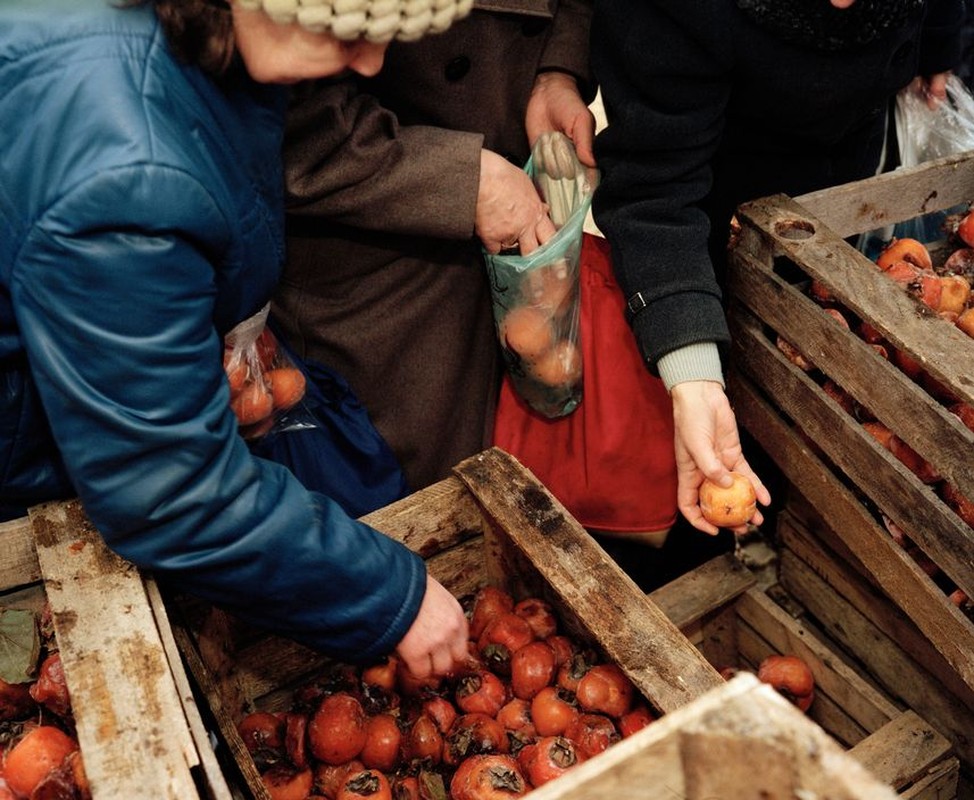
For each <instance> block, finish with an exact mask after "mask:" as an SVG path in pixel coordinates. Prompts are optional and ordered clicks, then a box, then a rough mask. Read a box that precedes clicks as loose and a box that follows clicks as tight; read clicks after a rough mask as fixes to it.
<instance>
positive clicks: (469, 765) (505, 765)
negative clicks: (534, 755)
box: [450, 754, 528, 800]
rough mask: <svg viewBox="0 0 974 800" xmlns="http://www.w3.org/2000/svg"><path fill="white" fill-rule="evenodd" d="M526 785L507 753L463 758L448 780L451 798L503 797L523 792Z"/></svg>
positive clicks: (487, 799)
mask: <svg viewBox="0 0 974 800" xmlns="http://www.w3.org/2000/svg"><path fill="white" fill-rule="evenodd" d="M527 792H528V784H527V781H526V780H525V778H524V775H523V773H522V772H521V768H520V766H518V763H517V761H516V760H515V759H514V758H513V757H512V756H509V755H500V754H492V755H477V756H472V757H470V758H468V759H466V760H465V761H464V762H463V763H462V764H460V766H459V767H458V768H457V771H456V772H455V773H453V777H452V778H451V780H450V797H451V798H452V800H506V798H511V797H521V796H522V795H525V794H527Z"/></svg>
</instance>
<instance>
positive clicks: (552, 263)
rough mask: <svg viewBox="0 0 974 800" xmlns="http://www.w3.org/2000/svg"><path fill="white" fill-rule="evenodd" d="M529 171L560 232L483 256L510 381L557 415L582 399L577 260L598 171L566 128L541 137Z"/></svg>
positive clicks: (530, 400)
mask: <svg viewBox="0 0 974 800" xmlns="http://www.w3.org/2000/svg"><path fill="white" fill-rule="evenodd" d="M524 169H525V171H526V172H527V173H528V175H530V176H531V178H532V180H533V181H534V184H535V186H536V187H537V189H538V192H539V193H540V194H541V197H542V198H543V199H544V201H545V202H546V203H547V204H548V208H549V213H550V215H551V220H552V222H554V224H555V227H556V228H557V229H558V231H557V233H556V234H555V235H554V236H553V237H552V238H551V239H549V240H548V241H547V242H545V243H544V244H543V245H542V246H541V247H539V248H538V249H537V250H535V251H533V252H532V253H529V254H528V255H526V256H521V255H517V254H510V253H505V252H502V253H499V254H497V255H491V254H486V255H485V258H486V262H487V270H488V274H489V275H490V280H491V292H492V297H493V304H494V322H495V324H496V327H497V336H498V338H499V340H500V343H501V347H502V348H503V352H504V360H505V363H506V366H507V372H508V375H509V376H510V378H511V382H512V383H513V385H514V387H515V389H516V391H517V392H518V394H519V395H520V396H521V397H522V398H523V399H524V400H525V402H527V403H528V404H529V405H530V406H531V408H533V409H534V410H535V411H537V412H539V413H540V414H543V415H544V416H546V417H551V418H554V417H561V416H564V415H565V414H569V413H571V412H572V411H573V410H574V409H575V408H576V407H577V406H578V404H579V403H580V402H581V399H582V351H581V347H580V335H579V299H578V297H579V292H578V284H579V280H578V262H579V253H580V251H581V246H582V231H583V226H584V223H585V217H586V215H587V214H588V210H589V207H590V206H591V204H592V195H593V193H594V192H595V187H596V186H597V184H598V172H597V170H595V169H592V168H590V167H586V166H584V165H583V164H582V163H581V162H580V161H579V160H578V157H577V156H576V154H575V148H574V145H573V144H572V142H571V140H570V139H568V137H566V136H564V135H563V134H561V133H550V134H544V135H542V136H541V137H540V138H539V139H538V141H537V142H536V143H535V145H534V148H533V150H532V152H531V158H530V159H529V160H528V163H527V165H526V166H525V168H524Z"/></svg>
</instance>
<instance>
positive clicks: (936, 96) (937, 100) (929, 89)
mask: <svg viewBox="0 0 974 800" xmlns="http://www.w3.org/2000/svg"><path fill="white" fill-rule="evenodd" d="M948 77H950V72H938V73H937V74H936V75H927V76H923V77H919V78H914V79H913V82H912V83H911V84H910V91H912V92H915V93H916V94H918V95H919V96H920V97H922V98H923V99H924V100H925V101H926V103H927V108H929V109H930V110H931V111H933V110H935V109H936V108H937V106H939V105H940V104H941V103H942V102H943V101H944V100H946V99H947V78H948Z"/></svg>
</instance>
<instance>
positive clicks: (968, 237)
mask: <svg viewBox="0 0 974 800" xmlns="http://www.w3.org/2000/svg"><path fill="white" fill-rule="evenodd" d="M957 236H958V238H960V240H961V241H962V242H963V243H964V244H966V245H967V246H968V247H974V211H969V212H968V213H967V214H965V215H964V216H963V218H962V219H961V221H960V222H958V223H957Z"/></svg>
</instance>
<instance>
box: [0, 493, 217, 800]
mask: <svg viewBox="0 0 974 800" xmlns="http://www.w3.org/2000/svg"><path fill="white" fill-rule="evenodd" d="M0 545H2V549H3V553H4V558H3V563H2V564H0V629H2V640H3V646H2V647H0V669H2V670H3V676H2V680H0V732H2V735H0V752H2V756H0V798H14V800H21V799H22V798H31V799H32V800H39V799H40V798H60V799H62V800H86V799H90V800H109V798H119V797H146V796H151V797H156V798H172V800H177V798H178V800H194V799H195V798H201V797H207V798H211V800H230V796H231V795H230V790H229V787H228V785H227V783H226V781H225V780H224V778H223V775H222V773H221V772H220V769H219V767H218V765H217V762H216V759H215V758H214V757H213V752H212V749H211V748H210V745H209V740H208V738H207V735H206V731H205V728H204V726H203V723H202V720H201V718H200V716H199V713H198V710H197V709H196V706H195V704H194V701H193V697H192V693H191V690H190V688H189V680H188V678H187V676H186V674H185V673H184V672H183V667H182V664H181V662H180V660H179V653H178V650H177V648H176V647H175V642H174V640H173V639H172V635H171V632H169V629H168V625H167V623H166V617H165V611H164V608H163V605H162V601H161V598H160V597H159V595H158V592H157V590H156V589H155V586H154V584H153V583H151V581H145V580H144V579H143V578H142V577H141V576H140V575H139V573H138V572H137V571H136V570H135V568H134V567H132V566H131V565H130V564H127V563H126V562H124V561H122V560H121V559H119V558H117V557H116V556H114V554H112V553H111V552H110V551H108V549H107V548H106V547H105V545H104V543H103V542H102V541H101V538H100V537H99V536H98V535H97V533H96V532H95V531H94V529H93V528H92V526H91V524H90V523H89V522H88V521H87V519H86V517H85V515H84V513H83V511H82V510H81V508H80V505H79V504H78V503H77V502H76V501H72V502H68V503H53V504H50V505H47V506H38V507H36V508H34V509H32V510H31V513H30V516H29V517H24V518H22V519H17V520H13V521H10V522H5V523H3V524H0ZM167 645H168V646H167Z"/></svg>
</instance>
